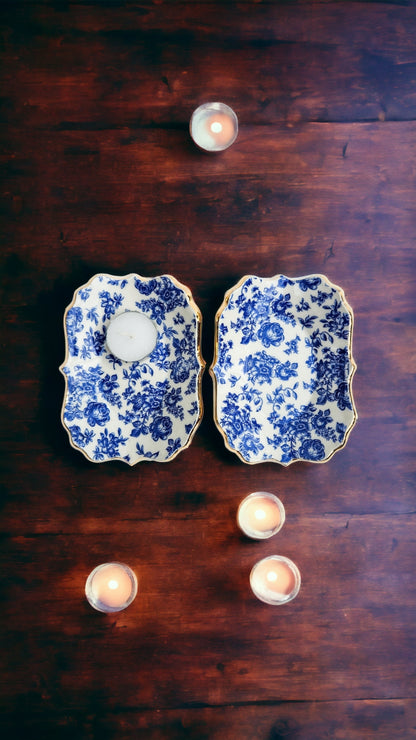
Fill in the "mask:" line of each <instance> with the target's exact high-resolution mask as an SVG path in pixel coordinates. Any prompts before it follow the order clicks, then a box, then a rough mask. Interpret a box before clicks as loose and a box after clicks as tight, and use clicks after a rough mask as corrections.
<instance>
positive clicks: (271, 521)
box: [237, 491, 285, 540]
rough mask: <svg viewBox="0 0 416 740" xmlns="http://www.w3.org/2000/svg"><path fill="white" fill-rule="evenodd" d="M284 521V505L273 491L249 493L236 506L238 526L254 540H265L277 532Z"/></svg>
mask: <svg viewBox="0 0 416 740" xmlns="http://www.w3.org/2000/svg"><path fill="white" fill-rule="evenodd" d="M284 521H285V509H284V506H283V504H282V502H281V501H280V499H278V498H277V496H275V495H274V494H273V493H266V492H265V491H258V492H256V493H251V494H250V495H249V496H246V498H245V499H243V501H242V502H241V504H240V506H239V507H238V512H237V523H238V526H239V527H240V529H241V530H242V531H243V532H244V534H246V535H247V537H251V538H252V539H254V540H265V539H267V538H268V537H272V536H273V535H274V534H277V532H279V530H280V529H281V528H282V527H283V524H284Z"/></svg>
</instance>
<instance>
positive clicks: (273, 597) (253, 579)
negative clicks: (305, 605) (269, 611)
mask: <svg viewBox="0 0 416 740" xmlns="http://www.w3.org/2000/svg"><path fill="white" fill-rule="evenodd" d="M300 583H301V578H300V573H299V569H298V567H297V566H296V565H295V563H294V562H293V561H292V560H289V558H285V557H284V556H283V555H271V556H270V557H268V558H264V559H263V560H260V561H259V562H258V563H256V565H255V566H254V567H253V569H252V571H251V573H250V586H251V589H252V591H253V593H254V595H255V596H257V598H258V599H260V601H264V602H265V603H266V604H272V605H273V606H277V605H279V604H286V603H287V602H288V601H291V600H292V599H294V598H295V596H297V594H298V593H299V589H300Z"/></svg>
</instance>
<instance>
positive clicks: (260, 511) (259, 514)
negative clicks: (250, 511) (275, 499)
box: [254, 509, 266, 519]
mask: <svg viewBox="0 0 416 740" xmlns="http://www.w3.org/2000/svg"><path fill="white" fill-rule="evenodd" d="M254 516H255V517H256V519H264V518H265V516H266V512H265V511H264V510H263V509H257V510H256V511H255V512H254Z"/></svg>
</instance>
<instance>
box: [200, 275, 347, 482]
mask: <svg viewBox="0 0 416 740" xmlns="http://www.w3.org/2000/svg"><path fill="white" fill-rule="evenodd" d="M253 277H256V278H260V279H261V280H264V281H267V282H272V281H273V280H276V279H277V278H279V277H284V278H287V279H288V280H304V279H306V278H311V277H319V278H321V279H322V280H323V281H325V282H326V283H327V284H328V285H329V286H330V287H331V288H333V289H335V290H336V291H337V292H338V293H339V295H340V298H341V300H342V303H343V305H344V306H345V308H346V310H347V311H348V313H349V314H350V317H351V328H350V332H349V338H348V359H349V362H350V366H351V367H350V374H349V379H348V391H349V395H350V399H351V405H352V411H353V418H352V421H351V423H350V425H349V427H348V429H347V430H346V432H345V436H344V439H343V441H342V443H341V444H340V445H338V447H335V449H334V450H332V452H331V454H330V455H328V457H326V458H324V459H323V460H307V459H306V458H295V459H293V460H290V461H289V462H281V461H280V460H275V459H273V458H268V459H267V460H252V461H250V460H246V459H245V458H244V457H243V455H242V454H241V452H240V451H239V450H237V449H236V448H235V447H233V446H232V445H230V443H229V441H228V437H227V434H226V433H225V432H224V430H223V428H222V426H221V424H220V422H219V420H218V413H217V385H218V381H217V377H216V375H215V371H214V367H215V365H216V364H217V361H218V356H219V342H218V325H219V321H220V318H221V315H222V313H223V311H224V309H225V308H226V307H227V306H228V303H229V301H230V298H231V296H232V294H233V293H234V292H235V291H236V290H238V289H239V288H240V287H241V286H242V285H243V284H244V283H245V282H246V280H248V279H249V278H253ZM353 331H354V312H353V310H352V308H351V306H350V304H349V303H348V301H347V299H346V298H345V293H344V290H343V288H341V287H340V286H339V285H337V284H336V283H333V282H332V280H330V279H329V278H328V277H327V276H326V275H324V274H323V273H318V272H316V273H310V274H309V275H300V276H299V277H290V278H289V277H288V276H287V275H283V274H282V273H277V274H276V275H273V276H272V277H261V276H258V275H253V274H247V275H243V277H241V278H240V280H239V281H238V282H237V283H236V284H235V285H233V286H232V287H231V288H229V290H227V291H226V293H225V294H224V299H223V301H222V303H221V306H220V307H219V308H218V310H217V312H216V314H215V335H214V357H213V360H212V363H211V365H210V368H209V374H210V376H211V378H212V381H213V415H214V422H215V425H216V427H217V429H218V431H219V432H220V434H221V436H222V438H223V440H224V445H225V447H226V448H227V449H228V450H229V451H230V452H233V453H234V454H235V455H237V457H239V459H240V460H241V461H242V462H243V463H245V464H246V465H259V464H261V463H275V464H276V465H282V467H285V468H287V467H289V465H293V463H297V462H307V463H315V464H321V465H322V464H323V463H326V462H329V460H331V458H332V457H333V456H334V455H335V454H336V453H337V452H339V451H340V450H342V449H343V448H344V447H345V445H346V444H347V442H348V438H349V436H350V433H351V431H352V429H353V427H354V426H355V424H356V422H357V420H358V413H357V408H356V405H355V401H354V396H353V393H352V380H353V377H354V375H355V372H356V370H357V364H356V362H355V360H354V358H353V355H352V339H353Z"/></svg>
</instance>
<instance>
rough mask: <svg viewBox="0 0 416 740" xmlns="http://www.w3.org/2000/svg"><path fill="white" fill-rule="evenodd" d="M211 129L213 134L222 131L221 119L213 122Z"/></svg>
mask: <svg viewBox="0 0 416 740" xmlns="http://www.w3.org/2000/svg"><path fill="white" fill-rule="evenodd" d="M210 129H211V131H212V133H213V134H219V133H220V131H222V124H221V123H220V122H219V121H214V122H213V123H211V126H210Z"/></svg>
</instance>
